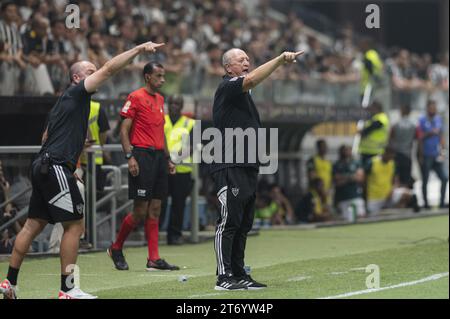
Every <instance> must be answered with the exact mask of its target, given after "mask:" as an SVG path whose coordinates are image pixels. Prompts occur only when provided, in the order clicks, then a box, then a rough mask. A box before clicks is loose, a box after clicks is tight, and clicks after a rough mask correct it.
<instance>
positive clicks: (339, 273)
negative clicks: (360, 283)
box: [330, 271, 348, 276]
mask: <svg viewBox="0 0 450 319" xmlns="http://www.w3.org/2000/svg"><path fill="white" fill-rule="evenodd" d="M343 274H348V271H333V272H330V275H334V276H336V275H343Z"/></svg>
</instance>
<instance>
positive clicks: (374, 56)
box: [361, 50, 383, 94]
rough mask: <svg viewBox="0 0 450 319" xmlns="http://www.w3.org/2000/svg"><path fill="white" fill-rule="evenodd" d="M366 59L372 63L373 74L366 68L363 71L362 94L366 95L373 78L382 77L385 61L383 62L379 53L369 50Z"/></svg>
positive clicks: (365, 55)
mask: <svg viewBox="0 0 450 319" xmlns="http://www.w3.org/2000/svg"><path fill="white" fill-rule="evenodd" d="M364 59H367V60H369V61H370V62H371V63H372V67H373V70H372V73H370V72H369V70H368V69H367V68H366V66H364V67H363V68H362V71H361V94H363V93H364V90H365V89H366V86H367V84H369V83H371V82H372V81H373V79H372V76H381V73H382V71H383V61H382V60H381V58H380V56H379V55H378V52H377V51H375V50H369V51H367V52H366V53H365V54H364Z"/></svg>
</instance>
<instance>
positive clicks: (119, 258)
mask: <svg viewBox="0 0 450 319" xmlns="http://www.w3.org/2000/svg"><path fill="white" fill-rule="evenodd" d="M106 252H107V253H108V256H109V257H111V259H112V260H113V262H114V266H116V269H117V270H128V264H127V261H126V260H125V257H124V256H123V252H122V249H113V248H112V246H111V247H109V248H108V250H107V251H106Z"/></svg>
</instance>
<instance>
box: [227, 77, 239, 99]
mask: <svg viewBox="0 0 450 319" xmlns="http://www.w3.org/2000/svg"><path fill="white" fill-rule="evenodd" d="M243 84H244V77H242V76H239V77H234V78H231V79H228V80H225V81H224V82H223V86H222V89H223V92H224V94H225V96H226V97H227V98H233V97H235V96H237V95H239V94H243V93H244V92H243V91H242V86H243Z"/></svg>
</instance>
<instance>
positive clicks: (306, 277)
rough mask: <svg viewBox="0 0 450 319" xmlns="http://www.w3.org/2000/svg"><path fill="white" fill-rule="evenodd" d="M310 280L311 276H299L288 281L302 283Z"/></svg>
mask: <svg viewBox="0 0 450 319" xmlns="http://www.w3.org/2000/svg"><path fill="white" fill-rule="evenodd" d="M309 278H311V276H298V277H293V278H289V279H288V280H287V281H302V280H306V279H309Z"/></svg>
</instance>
